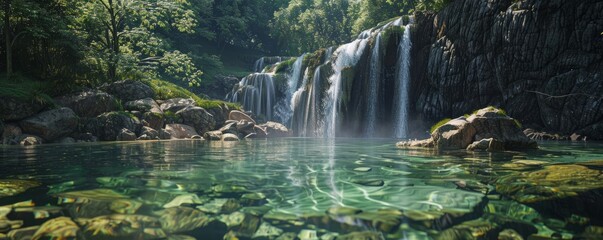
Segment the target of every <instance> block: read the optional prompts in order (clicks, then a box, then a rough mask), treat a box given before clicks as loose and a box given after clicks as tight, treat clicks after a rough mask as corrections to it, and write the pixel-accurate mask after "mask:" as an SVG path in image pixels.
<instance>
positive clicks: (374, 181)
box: [352, 179, 385, 187]
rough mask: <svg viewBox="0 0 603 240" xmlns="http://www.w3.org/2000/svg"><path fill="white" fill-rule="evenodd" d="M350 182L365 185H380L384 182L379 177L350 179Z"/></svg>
mask: <svg viewBox="0 0 603 240" xmlns="http://www.w3.org/2000/svg"><path fill="white" fill-rule="evenodd" d="M352 183H355V184H358V185H363V186H367V187H382V186H383V185H385V182H384V181H383V180H380V179H362V180H352Z"/></svg>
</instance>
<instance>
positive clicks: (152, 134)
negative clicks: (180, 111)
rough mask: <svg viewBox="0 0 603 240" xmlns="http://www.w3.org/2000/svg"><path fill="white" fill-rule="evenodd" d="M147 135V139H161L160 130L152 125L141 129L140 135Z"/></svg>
mask: <svg viewBox="0 0 603 240" xmlns="http://www.w3.org/2000/svg"><path fill="white" fill-rule="evenodd" d="M143 136H147V137H148V139H147V140H155V139H159V132H158V131H157V130H155V129H153V128H150V127H142V129H141V130H140V137H143Z"/></svg>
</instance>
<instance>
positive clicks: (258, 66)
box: [253, 56, 290, 72]
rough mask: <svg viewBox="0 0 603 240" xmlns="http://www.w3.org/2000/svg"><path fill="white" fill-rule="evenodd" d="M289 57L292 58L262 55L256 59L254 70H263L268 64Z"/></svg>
mask: <svg viewBox="0 0 603 240" xmlns="http://www.w3.org/2000/svg"><path fill="white" fill-rule="evenodd" d="M288 59H290V57H280V56H275V57H261V58H260V59H258V60H257V61H255V64H254V65H253V71H254V72H263V71H264V68H265V67H266V66H270V65H272V64H276V63H278V62H281V61H284V60H288Z"/></svg>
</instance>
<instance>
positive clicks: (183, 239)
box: [167, 235, 197, 240]
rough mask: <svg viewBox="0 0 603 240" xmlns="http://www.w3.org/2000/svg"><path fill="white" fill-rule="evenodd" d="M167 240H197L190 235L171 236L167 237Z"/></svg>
mask: <svg viewBox="0 0 603 240" xmlns="http://www.w3.org/2000/svg"><path fill="white" fill-rule="evenodd" d="M167 240H197V239H196V238H195V237H193V236H188V235H170V236H168V237H167Z"/></svg>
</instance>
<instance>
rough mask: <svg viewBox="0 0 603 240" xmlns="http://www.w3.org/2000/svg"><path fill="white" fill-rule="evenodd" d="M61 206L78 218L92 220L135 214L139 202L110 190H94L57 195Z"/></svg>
mask: <svg viewBox="0 0 603 240" xmlns="http://www.w3.org/2000/svg"><path fill="white" fill-rule="evenodd" d="M56 197H57V198H58V202H59V204H60V205H62V206H64V208H65V209H66V210H67V211H68V212H69V214H70V216H72V217H76V218H90V217H96V216H101V215H108V214H114V213H120V214H134V213H136V212H137V211H138V209H139V208H140V207H141V206H142V203H140V202H139V201H136V200H133V199H129V197H128V196H126V195H123V194H120V193H117V192H115V191H113V190H109V189H94V190H85V191H75V192H66V193H59V194H56Z"/></svg>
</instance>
